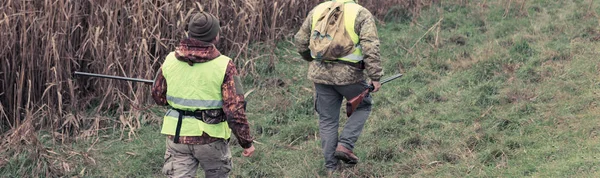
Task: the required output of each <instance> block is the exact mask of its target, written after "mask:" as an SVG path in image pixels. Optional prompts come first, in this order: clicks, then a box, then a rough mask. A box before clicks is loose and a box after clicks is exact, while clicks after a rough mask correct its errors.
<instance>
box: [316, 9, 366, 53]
mask: <svg viewBox="0 0 600 178" xmlns="http://www.w3.org/2000/svg"><path fill="white" fill-rule="evenodd" d="M335 1H337V2H340V3H344V26H345V27H346V31H347V32H348V34H349V35H350V39H352V42H354V47H355V50H354V52H352V53H351V54H349V55H347V56H344V57H341V58H339V60H342V61H347V62H353V63H358V62H360V61H362V60H363V59H364V56H363V53H362V48H361V47H360V44H358V42H359V36H358V34H356V31H354V26H355V22H356V16H357V15H358V10H360V5H358V4H356V3H354V2H353V0H335ZM331 3H333V2H332V1H327V2H324V3H321V4H319V5H318V6H317V7H315V10H314V13H313V16H312V26H311V31H312V29H314V28H315V25H316V24H317V21H318V18H319V17H320V16H321V14H322V13H323V12H324V11H325V10H327V8H328V7H329V6H331ZM311 55H312V53H311ZM313 57H315V56H313Z"/></svg>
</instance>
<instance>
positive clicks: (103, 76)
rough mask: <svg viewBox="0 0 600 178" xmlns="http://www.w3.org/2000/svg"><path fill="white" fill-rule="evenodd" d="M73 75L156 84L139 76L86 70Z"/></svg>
mask: <svg viewBox="0 0 600 178" xmlns="http://www.w3.org/2000/svg"><path fill="white" fill-rule="evenodd" d="M73 75H82V76H89V77H100V78H109V79H118V80H127V81H133V82H143V83H144V84H150V85H152V84H154V80H146V79H139V78H129V77H121V76H114V75H103V74H93V73H86V72H74V73H73Z"/></svg>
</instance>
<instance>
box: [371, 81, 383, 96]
mask: <svg viewBox="0 0 600 178" xmlns="http://www.w3.org/2000/svg"><path fill="white" fill-rule="evenodd" d="M371 85H373V91H371V92H373V93H375V92H377V91H379V88H381V83H379V82H378V81H371Z"/></svg>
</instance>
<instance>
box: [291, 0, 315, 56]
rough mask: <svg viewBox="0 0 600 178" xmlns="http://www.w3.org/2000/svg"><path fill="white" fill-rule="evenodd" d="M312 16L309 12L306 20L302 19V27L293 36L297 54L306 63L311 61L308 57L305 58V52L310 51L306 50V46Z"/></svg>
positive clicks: (311, 12)
mask: <svg viewBox="0 0 600 178" xmlns="http://www.w3.org/2000/svg"><path fill="white" fill-rule="evenodd" d="M312 15H313V11H310V12H309V13H308V15H307V17H306V19H304V22H303V23H302V26H301V27H300V30H298V33H296V35H295V36H294V45H296V49H297V50H298V53H300V55H302V58H303V59H304V60H307V61H311V60H312V58H310V56H307V55H306V54H307V51H310V50H309V49H308V44H309V41H310V28H311V25H312ZM308 54H309V55H310V53H308Z"/></svg>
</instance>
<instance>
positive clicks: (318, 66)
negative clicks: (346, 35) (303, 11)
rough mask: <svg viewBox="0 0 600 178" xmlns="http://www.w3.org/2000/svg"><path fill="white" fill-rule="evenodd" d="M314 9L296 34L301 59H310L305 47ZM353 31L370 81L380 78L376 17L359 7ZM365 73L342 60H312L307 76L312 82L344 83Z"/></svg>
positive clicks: (308, 51)
mask: <svg viewBox="0 0 600 178" xmlns="http://www.w3.org/2000/svg"><path fill="white" fill-rule="evenodd" d="M313 13H314V9H313V10H312V11H310V12H309V13H308V16H307V17H306V19H305V20H304V22H303V23H302V27H300V30H299V31H298V33H296V35H295V36H294V38H295V45H296V48H297V50H298V53H300V54H301V55H302V56H303V58H304V59H305V60H307V61H309V62H310V61H313V60H312V58H311V57H310V50H309V48H308V45H309V40H310V34H311V26H312V18H313V17H312V16H313ZM355 24H356V25H355V26H354V31H355V32H356V33H357V34H358V36H359V42H358V43H359V44H360V45H361V47H362V52H363V56H364V62H365V68H366V70H367V72H366V74H367V76H368V77H369V78H370V79H371V80H373V81H379V80H380V79H381V76H383V68H382V66H381V59H380V53H379V37H378V36H377V27H376V25H375V18H374V17H373V15H372V14H371V12H369V10H367V9H366V8H364V7H361V8H360V10H359V11H358V15H357V17H356V22H355ZM367 76H365V72H363V70H361V69H358V68H356V67H353V66H350V65H347V64H343V63H325V62H319V61H313V62H311V63H310V64H309V68H308V79H310V80H312V81H313V82H315V83H319V84H326V85H347V84H353V83H358V82H360V81H363V80H365V79H366V77H367Z"/></svg>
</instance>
